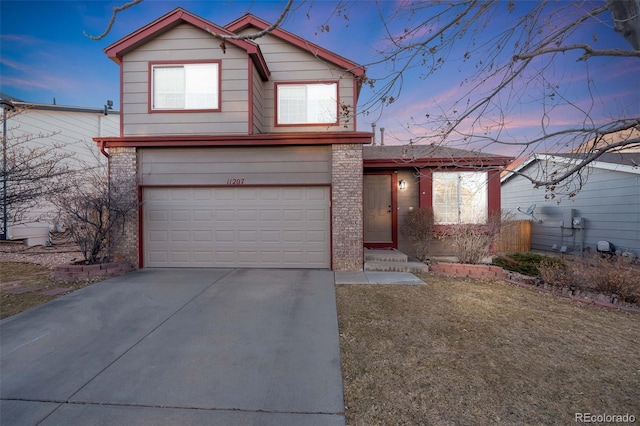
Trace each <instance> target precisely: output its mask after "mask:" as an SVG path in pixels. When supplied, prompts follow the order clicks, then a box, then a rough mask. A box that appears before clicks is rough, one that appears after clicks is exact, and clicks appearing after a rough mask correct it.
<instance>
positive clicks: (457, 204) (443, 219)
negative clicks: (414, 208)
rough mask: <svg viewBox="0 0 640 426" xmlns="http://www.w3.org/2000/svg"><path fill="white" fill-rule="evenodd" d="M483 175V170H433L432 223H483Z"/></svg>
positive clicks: (485, 204) (485, 185)
mask: <svg viewBox="0 0 640 426" xmlns="http://www.w3.org/2000/svg"><path fill="white" fill-rule="evenodd" d="M487 178H488V175H487V173H486V172H434V173H433V214H434V219H435V223H437V224H454V223H478V224H480V223H487V217H488V192H487V190H488V182H487Z"/></svg>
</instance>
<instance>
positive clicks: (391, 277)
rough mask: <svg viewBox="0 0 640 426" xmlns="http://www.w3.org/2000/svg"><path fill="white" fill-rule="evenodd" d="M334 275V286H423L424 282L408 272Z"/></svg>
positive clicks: (339, 273) (338, 273) (343, 273)
mask: <svg viewBox="0 0 640 426" xmlns="http://www.w3.org/2000/svg"><path fill="white" fill-rule="evenodd" d="M335 275H336V284H401V285H423V284H424V281H422V280H421V279H420V278H418V277H416V276H415V275H413V274H411V273H409V272H376V271H364V272H336V273H335Z"/></svg>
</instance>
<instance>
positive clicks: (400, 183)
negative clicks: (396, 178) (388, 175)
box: [398, 180, 407, 189]
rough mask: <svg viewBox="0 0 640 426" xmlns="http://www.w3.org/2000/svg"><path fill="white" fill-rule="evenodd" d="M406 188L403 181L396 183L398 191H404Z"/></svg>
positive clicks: (405, 183)
mask: <svg viewBox="0 0 640 426" xmlns="http://www.w3.org/2000/svg"><path fill="white" fill-rule="evenodd" d="M406 187H407V182H406V181H404V180H401V181H400V182H398V188H400V189H405V188H406Z"/></svg>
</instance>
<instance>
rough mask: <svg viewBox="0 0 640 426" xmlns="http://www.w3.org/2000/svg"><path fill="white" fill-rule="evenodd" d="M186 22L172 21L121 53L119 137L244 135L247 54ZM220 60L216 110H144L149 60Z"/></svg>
mask: <svg viewBox="0 0 640 426" xmlns="http://www.w3.org/2000/svg"><path fill="white" fill-rule="evenodd" d="M219 45H220V42H219V41H218V40H216V39H214V38H213V37H211V36H210V35H208V34H207V33H205V32H204V31H202V30H200V29H197V28H195V27H193V26H191V25H188V24H182V25H178V26H177V27H175V28H173V29H171V30H170V31H168V32H166V33H164V34H162V35H160V36H158V37H157V38H155V39H153V40H151V41H150V42H148V43H145V44H144V45H142V46H140V47H139V48H137V49H135V50H134V51H132V52H131V53H128V54H127V55H125V56H124V61H123V74H122V85H123V94H122V112H123V124H124V135H125V136H155V135H158V136H159V135H197V134H247V133H248V123H249V120H248V111H249V107H248V105H249V95H248V93H249V81H248V78H249V71H248V66H249V65H248V64H249V61H248V60H247V53H246V52H245V51H244V50H242V49H239V48H237V47H235V46H233V45H232V44H230V43H227V46H226V53H223V52H222V50H221V49H220V47H219ZM193 60H221V61H222V63H221V95H222V97H221V99H222V102H221V111H220V112H206V113H194V112H185V113H182V112H181V113H166V112H156V113H151V114H150V113H149V78H150V76H149V62H156V61H193Z"/></svg>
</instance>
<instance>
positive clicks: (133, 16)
mask: <svg viewBox="0 0 640 426" xmlns="http://www.w3.org/2000/svg"><path fill="white" fill-rule="evenodd" d="M285 3H286V2H285V1H258V0H255V1H251V2H247V1H164V0H157V1H156V0H145V1H143V2H142V3H141V4H139V5H136V6H134V7H133V8H130V9H128V10H126V11H124V12H122V13H120V14H119V15H118V19H117V21H116V23H115V25H114V26H113V29H112V30H111V33H110V34H109V35H108V36H107V37H106V38H105V39H103V40H100V41H92V40H89V39H88V38H87V37H85V36H84V35H83V31H86V32H87V33H89V34H93V35H97V34H100V33H102V32H103V31H104V29H105V27H106V25H107V23H108V21H109V18H110V16H111V9H112V8H113V7H114V6H120V5H121V4H123V2H120V1H101V0H98V1H29V0H23V1H13V0H2V2H0V43H1V44H0V91H2V92H3V93H5V94H7V95H10V96H13V97H16V98H19V99H22V100H25V101H28V102H37V103H52V102H53V99H54V98H55V100H56V103H57V104H59V105H73V106H89V107H102V106H103V105H104V104H105V102H106V100H107V99H111V100H113V101H114V105H115V107H116V108H118V107H119V104H120V99H119V70H118V66H117V65H116V64H115V63H113V62H112V61H111V60H109V59H108V58H107V57H106V55H105V54H104V52H103V49H104V48H105V47H106V46H108V45H110V44H112V43H113V42H115V41H117V40H119V39H121V38H122V37H124V36H126V35H128V34H130V33H131V32H133V31H135V30H137V29H138V28H140V27H142V26H144V25H146V24H148V23H149V22H151V21H153V20H155V19H157V18H158V17H160V16H162V15H164V14H166V13H167V12H170V11H171V10H173V9H175V8H176V7H182V8H184V9H186V10H188V11H190V12H192V13H194V14H196V15H198V16H201V17H202V18H204V19H207V20H209V21H211V22H213V23H215V24H217V25H220V26H224V25H226V24H228V23H230V22H231V21H233V20H235V19H236V18H238V17H240V16H242V15H243V14H245V13H247V12H250V13H252V14H254V15H256V16H258V17H260V18H262V19H264V20H266V21H269V22H273V21H275V19H276V18H277V17H278V15H279V14H280V12H281V10H282V8H283V6H284V4H285ZM349 4H350V5H351V8H350V9H349V10H350V12H349V14H348V19H346V18H343V17H337V18H333V19H332V20H331V21H330V23H331V27H330V31H328V32H327V31H319V29H318V28H319V26H320V25H321V24H322V23H324V22H325V21H326V20H327V18H328V16H329V15H330V14H331V13H332V12H333V10H334V9H335V5H336V2H334V1H313V2H311V1H307V2H296V3H295V4H294V10H293V11H292V12H291V14H290V15H289V16H288V17H287V19H286V20H285V22H284V24H283V28H284V29H285V30H287V31H289V32H292V33H294V34H296V35H298V36H300V37H303V38H305V39H307V40H309V41H311V42H313V43H315V44H318V45H320V46H322V47H324V48H326V49H328V50H331V51H333V52H335V53H337V54H339V55H341V56H343V57H345V58H348V59H350V60H352V61H354V62H357V63H359V64H362V65H365V66H367V74H368V75H369V76H370V77H373V78H376V77H379V76H383V75H385V74H386V70H387V69H388V67H387V66H385V64H373V63H374V62H375V61H376V60H377V59H379V57H377V56H376V49H379V48H380V47H382V46H383V45H384V44H383V42H382V41H381V40H382V39H383V36H384V33H385V27H384V25H383V22H382V19H381V16H388V14H389V13H391V11H392V10H393V9H394V8H395V7H397V4H396V3H395V2H392V1H381V2H377V3H375V2H368V1H350V2H349ZM526 5H527V2H519V4H518V7H526ZM607 16H608V15H607ZM496 24H497V25H496ZM501 25H504V21H501V20H500V17H497V19H496V20H495V22H494V24H493V25H491V26H488V28H487V31H488V33H490V32H491V31H495V29H496V28H499V27H500V26H501ZM389 30H390V31H396V30H400V28H390V29H389ZM585 31H591V29H588V28H587V29H586V30H585ZM584 35H586V34H584ZM586 36H587V37H592V36H591V35H590V34H589V35H586ZM598 37H599V38H600V39H599V43H601V44H602V45H606V46H607V47H610V46H614V47H619V48H623V49H629V46H628V45H627V44H626V42H625V40H624V39H622V37H620V36H619V35H617V34H615V33H614V32H613V30H612V29H611V30H610V31H607V30H606V28H605V30H604V31H603V30H600V31H598ZM586 41H589V38H587V40H586ZM464 49H465V46H460V52H455V51H452V52H450V53H449V56H448V57H449V62H450V64H448V66H447V67H446V68H445V69H443V70H441V71H440V72H438V73H437V74H435V75H433V76H430V77H428V78H424V79H423V78H421V77H420V76H421V73H423V72H424V71H421V70H420V69H414V70H411V71H408V72H407V73H406V76H405V78H404V81H403V86H402V91H401V94H400V96H399V98H398V100H397V101H396V102H395V103H394V104H393V105H392V106H390V107H389V108H386V109H384V110H383V111H382V113H380V111H379V110H376V111H375V112H373V113H371V114H369V115H367V116H361V117H359V118H358V127H359V130H365V131H368V130H370V129H371V123H372V122H374V121H375V122H376V123H377V126H378V128H380V127H386V129H387V132H386V134H385V140H386V141H387V142H388V143H390V144H401V143H408V142H409V140H411V139H413V138H415V136H416V135H419V134H420V128H421V126H420V124H422V123H424V122H425V121H428V120H426V119H425V117H427V114H433V113H435V112H437V111H438V110H442V109H446V108H448V107H450V106H451V104H452V102H453V101H455V100H457V99H459V98H460V97H461V96H462V95H463V94H464V90H466V88H465V87H461V86H460V81H461V78H463V77H462V76H463V75H465V74H464V71H462V70H461V67H462V65H461V64H462V61H461V60H460V59H461V57H462V55H463V54H464ZM577 55H578V54H577V53H572V54H566V55H563V56H562V57H561V58H562V59H563V61H562V62H561V63H557V64H555V63H554V64H553V72H554V73H555V74H556V77H558V78H559V79H561V80H562V81H563V84H565V83H566V85H565V87H563V90H566V92H564V93H565V94H566V95H567V96H569V95H571V96H572V99H574V100H575V103H576V106H577V107H579V108H582V109H586V110H591V111H595V110H598V111H599V110H600V109H604V110H606V114H608V115H611V116H619V115H624V114H626V115H629V114H636V115H637V114H639V111H640V78H639V77H638V76H639V75H640V61H639V60H638V59H637V58H627V59H622V60H621V59H616V60H615V61H613V60H611V59H610V58H592V59H594V60H590V62H589V64H588V67H587V68H585V67H584V64H578V65H579V66H578V65H576V57H577ZM585 69H586V70H587V71H588V74H587V73H586V72H585ZM586 79H591V80H592V81H596V82H597V83H598V84H597V85H594V86H593V90H594V91H595V95H596V99H597V100H596V102H594V101H593V100H592V96H591V93H588V91H587V90H586V89H585V87H586V85H585V84H584V81H586ZM581 91H583V92H581ZM516 92H517V90H516ZM370 97H371V91H370V89H368V88H366V87H365V88H364V89H363V91H362V94H361V97H360V104H364V103H365V102H366V101H367V100H368V99H369V98H370ZM517 97H518V99H519V103H518V104H517V107H516V108H513V107H512V108H511V110H510V115H509V117H508V118H507V129H506V131H507V132H509V134H510V135H513V137H525V136H528V137H533V136H532V135H533V134H534V132H535V131H536V130H537V131H539V124H540V122H541V120H543V119H544V117H542V114H541V113H540V105H539V98H540V97H539V95H536V94H531V95H530V96H529V94H527V93H525V92H524V90H523V92H522V93H517ZM555 113H556V117H555V118H554V119H555V120H557V121H558V124H561V123H560V121H562V120H565V121H567V122H571V121H572V120H573V121H575V120H577V119H579V117H578V118H576V117H575V116H574V115H575V113H576V108H574V107H572V108H569V109H567V111H566V112H563V111H562V110H561V109H560V108H558V109H557V110H556V111H555ZM408 123H413V124H414V126H413V127H409V128H408V129H406V127H407V124H408ZM493 148H494V149H493V150H494V151H495V147H493Z"/></svg>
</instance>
